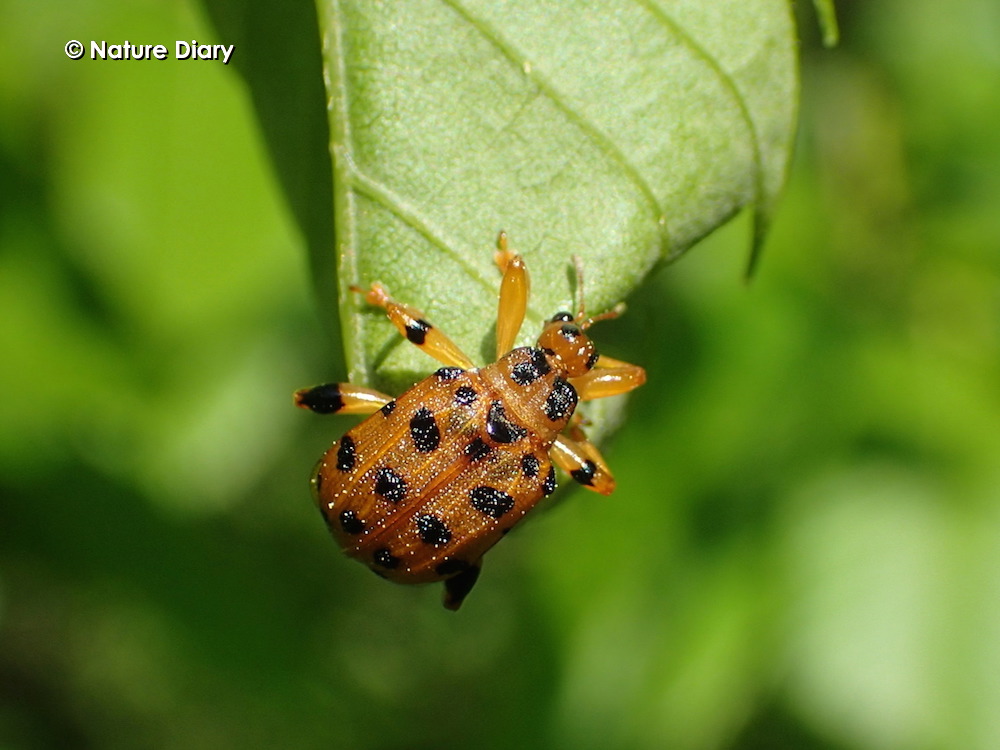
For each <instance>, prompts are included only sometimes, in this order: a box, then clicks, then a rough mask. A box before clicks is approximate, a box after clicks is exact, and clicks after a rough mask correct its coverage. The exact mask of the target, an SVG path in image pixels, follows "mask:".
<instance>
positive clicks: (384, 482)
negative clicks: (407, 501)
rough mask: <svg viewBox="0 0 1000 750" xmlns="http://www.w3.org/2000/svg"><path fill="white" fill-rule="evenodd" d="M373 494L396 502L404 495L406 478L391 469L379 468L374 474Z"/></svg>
mask: <svg viewBox="0 0 1000 750" xmlns="http://www.w3.org/2000/svg"><path fill="white" fill-rule="evenodd" d="M375 494H376V495H381V496H382V497H384V498H385V499H386V500H388V501H389V502H390V503H398V502H399V501H400V500H402V499H403V498H404V497H406V480H405V479H403V478H402V477H401V476H400V475H399V474H397V473H396V472H394V471H393V470H392V469H389V468H381V469H379V470H378V472H377V473H376V474H375Z"/></svg>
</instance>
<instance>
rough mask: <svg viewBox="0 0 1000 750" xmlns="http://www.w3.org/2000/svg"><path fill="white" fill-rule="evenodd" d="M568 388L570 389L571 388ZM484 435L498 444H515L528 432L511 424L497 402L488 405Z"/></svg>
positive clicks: (500, 404) (501, 405)
mask: <svg viewBox="0 0 1000 750" xmlns="http://www.w3.org/2000/svg"><path fill="white" fill-rule="evenodd" d="M563 382H565V381H563ZM566 385H569V383H566ZM570 387H571V388H572V386H570ZM486 434H487V435H489V436H490V437H491V438H493V439H494V440H495V441H496V442H498V443H515V442H517V441H518V440H520V439H521V438H523V437H524V436H525V435H527V434H528V431H527V430H526V429H525V428H523V427H521V426H520V425H516V424H514V423H513V422H511V421H510V420H509V419H508V418H507V413H506V412H505V411H504V408H503V404H502V403H500V402H499V401H494V402H493V403H492V404H490V411H489V414H487V415H486Z"/></svg>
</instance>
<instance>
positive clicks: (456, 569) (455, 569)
mask: <svg viewBox="0 0 1000 750" xmlns="http://www.w3.org/2000/svg"><path fill="white" fill-rule="evenodd" d="M468 569H469V563H467V562H466V561H465V560H463V559H462V558H460V557H448V558H445V559H444V560H442V561H441V562H439V563H438V564H437V566H436V567H435V568H434V572H435V573H437V574H438V575H439V576H451V575H455V573H461V572H462V571H463V570H468Z"/></svg>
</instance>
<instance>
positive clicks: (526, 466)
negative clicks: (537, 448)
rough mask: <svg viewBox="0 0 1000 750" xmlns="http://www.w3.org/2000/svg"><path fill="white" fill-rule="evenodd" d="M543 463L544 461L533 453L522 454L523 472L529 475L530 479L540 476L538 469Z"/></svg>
mask: <svg viewBox="0 0 1000 750" xmlns="http://www.w3.org/2000/svg"><path fill="white" fill-rule="evenodd" d="M541 465H542V462H541V461H539V460H538V459H537V458H536V457H535V455H534V454H532V453H525V454H524V455H523V456H521V473H522V474H524V476H526V477H528V479H531V478H532V477H537V476H538V469H539V468H540V467H541Z"/></svg>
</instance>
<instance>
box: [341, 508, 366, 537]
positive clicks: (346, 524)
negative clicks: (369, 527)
mask: <svg viewBox="0 0 1000 750" xmlns="http://www.w3.org/2000/svg"><path fill="white" fill-rule="evenodd" d="M339 518H340V528H342V529H343V530H344V533H345V534H351V535H352V536H354V535H356V534H360V533H361V532H362V531H364V530H365V522H364V521H362V520H361V519H360V518H358V514H357V513H355V512H354V511H353V510H345V511H341V513H340V517H339Z"/></svg>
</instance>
